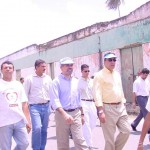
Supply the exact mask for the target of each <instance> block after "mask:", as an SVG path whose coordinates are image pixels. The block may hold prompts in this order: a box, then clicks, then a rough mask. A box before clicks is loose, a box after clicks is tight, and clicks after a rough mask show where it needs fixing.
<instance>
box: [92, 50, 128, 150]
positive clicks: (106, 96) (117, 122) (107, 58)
mask: <svg viewBox="0 0 150 150" xmlns="http://www.w3.org/2000/svg"><path fill="white" fill-rule="evenodd" d="M116 58H117V57H116V55H115V54H114V53H106V54H105V55H104V68H103V69H102V70H100V71H99V72H98V73H97V74H96V75H95V77H94V83H93V85H94V99H95V104H96V106H97V109H98V115H99V119H100V122H101V126H102V130H103V134H104V138H105V150H122V149H123V147H124V145H125V143H126V142H127V140H128V137H129V135H130V124H129V122H128V116H127V112H126V108H125V105H124V104H125V103H126V100H125V98H124V93H123V89H122V82H121V77H120V74H119V73H118V72H117V71H115V70H114V68H115V65H116ZM116 127H117V128H118V130H119V134H118V135H117V137H116V139H114V138H115V132H116Z"/></svg>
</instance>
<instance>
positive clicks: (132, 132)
mask: <svg viewBox="0 0 150 150" xmlns="http://www.w3.org/2000/svg"><path fill="white" fill-rule="evenodd" d="M131 134H133V135H140V134H141V131H136V132H135V131H131Z"/></svg>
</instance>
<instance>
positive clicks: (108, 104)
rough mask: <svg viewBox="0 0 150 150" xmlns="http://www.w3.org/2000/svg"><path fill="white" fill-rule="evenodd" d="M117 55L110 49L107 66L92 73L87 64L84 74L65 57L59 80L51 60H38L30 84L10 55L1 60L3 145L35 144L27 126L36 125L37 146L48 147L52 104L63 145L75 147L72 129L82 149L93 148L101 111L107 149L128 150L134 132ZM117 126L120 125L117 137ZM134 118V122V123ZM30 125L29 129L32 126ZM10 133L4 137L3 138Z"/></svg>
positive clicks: (64, 149)
mask: <svg viewBox="0 0 150 150" xmlns="http://www.w3.org/2000/svg"><path fill="white" fill-rule="evenodd" d="M116 60H117V57H116V55H115V54H114V53H106V54H105V55H104V68H103V69H102V70H100V71H99V72H97V73H96V74H95V77H94V79H91V78H89V72H90V68H89V66H88V65H87V64H83V65H81V78H80V79H77V78H75V77H73V76H72V73H73V66H74V62H73V60H72V59H71V58H69V57H65V58H62V59H61V60H60V70H61V73H60V75H59V76H58V77H56V78H55V79H54V80H53V81H52V80H51V78H50V77H49V76H48V75H46V74H45V70H46V62H45V61H43V60H41V59H39V60H36V62H35V73H34V74H33V75H30V76H28V77H27V78H26V79H25V82H24V83H23V84H24V88H23V86H22V85H21V83H19V82H18V81H16V80H13V78H12V74H13V71H14V66H13V64H12V63H11V62H10V61H5V62H4V63H2V65H1V72H2V74H3V77H2V79H0V84H1V86H0V97H1V103H0V114H2V117H0V149H2V150H11V138H12V137H13V138H14V140H15V141H16V147H15V150H25V149H27V147H28V145H29V141H28V135H27V131H28V132H30V130H31V128H32V149H33V150H44V149H45V146H46V141H47V127H48V121H49V115H50V107H52V108H53V109H54V110H55V122H56V137H57V149H58V150H69V135H70V132H71V134H72V137H73V141H74V144H75V149H76V150H92V149H93V143H92V130H93V128H94V127H95V126H96V120H97V117H98V118H99V120H100V122H101V127H102V130H103V134H104V138H105V148H104V149H105V150H122V149H123V147H124V145H125V143H126V141H127V139H128V137H129V134H130V124H129V122H128V116H127V112H126V108H125V103H126V100H125V98H124V93H123V88H122V83H121V77H120V75H119V73H118V72H117V71H115V70H114V68H115V64H116ZM30 118H31V119H30ZM116 127H117V128H118V130H119V134H118V136H117V137H116V138H115V132H116ZM133 127H135V128H134V129H136V126H134V124H132V128H133ZM26 129H27V130H26ZM1 137H4V138H1Z"/></svg>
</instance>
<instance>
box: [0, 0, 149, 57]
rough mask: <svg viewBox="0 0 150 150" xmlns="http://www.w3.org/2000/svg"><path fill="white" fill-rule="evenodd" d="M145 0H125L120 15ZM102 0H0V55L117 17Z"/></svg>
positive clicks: (116, 13)
mask: <svg viewBox="0 0 150 150" xmlns="http://www.w3.org/2000/svg"><path fill="white" fill-rule="evenodd" d="M148 1H149V0H125V3H124V4H123V5H121V6H120V12H121V16H124V15H127V14H129V13H130V12H132V11H133V10H135V9H136V8H137V7H139V6H141V5H142V4H144V3H146V2H148ZM105 2H106V0H0V58H2V57H4V56H6V55H8V54H11V53H13V52H16V51H18V50H20V49H22V48H25V47H27V46H29V45H32V44H42V43H46V42H48V41H50V40H53V39H56V38H58V37H61V36H63V35H66V34H69V33H72V32H75V31H77V30H79V29H82V28H84V27H87V26H90V25H93V24H95V23H98V22H105V21H111V20H114V19H116V18H118V11H114V10H109V9H108V8H107V7H106V3H105Z"/></svg>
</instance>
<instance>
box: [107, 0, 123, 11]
mask: <svg viewBox="0 0 150 150" xmlns="http://www.w3.org/2000/svg"><path fill="white" fill-rule="evenodd" d="M121 3H124V0H107V1H106V4H107V7H108V8H109V9H114V10H116V9H118V8H119V6H120V4H121Z"/></svg>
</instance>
